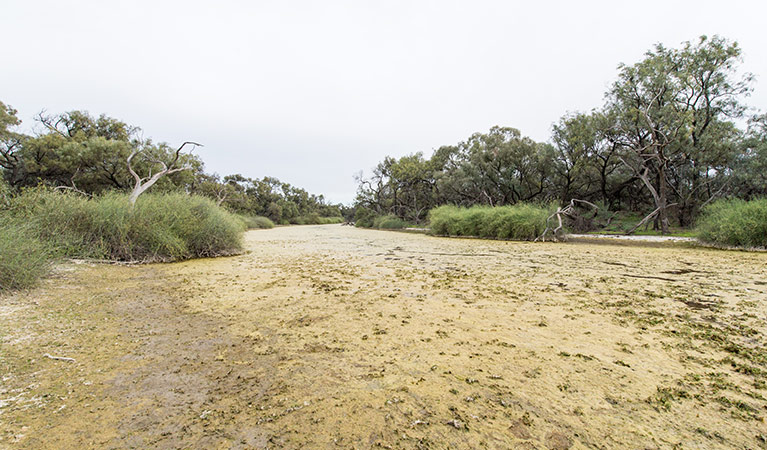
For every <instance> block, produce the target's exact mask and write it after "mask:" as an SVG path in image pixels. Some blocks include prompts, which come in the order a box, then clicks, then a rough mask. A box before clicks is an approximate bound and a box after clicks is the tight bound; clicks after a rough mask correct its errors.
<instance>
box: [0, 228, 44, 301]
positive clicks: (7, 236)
mask: <svg viewBox="0 0 767 450" xmlns="http://www.w3.org/2000/svg"><path fill="white" fill-rule="evenodd" d="M51 256H52V252H51V249H50V248H49V246H48V245H46V244H45V243H43V242H41V241H40V240H38V239H37V238H36V236H35V233H34V232H33V230H32V227H30V225H29V224H26V223H24V222H22V221H20V220H14V219H11V218H10V217H8V216H7V215H5V214H3V215H1V216H0V292H3V291H11V290H17V289H25V288H28V287H32V286H34V284H35V283H36V282H37V280H38V279H39V278H40V277H42V276H44V275H45V274H46V273H47V272H48V269H49V268H50V263H51Z"/></svg>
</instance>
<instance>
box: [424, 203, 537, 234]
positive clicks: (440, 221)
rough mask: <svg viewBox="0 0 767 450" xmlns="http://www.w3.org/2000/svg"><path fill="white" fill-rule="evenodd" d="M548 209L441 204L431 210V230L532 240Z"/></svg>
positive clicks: (436, 232)
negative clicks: (467, 206) (463, 206)
mask: <svg viewBox="0 0 767 450" xmlns="http://www.w3.org/2000/svg"><path fill="white" fill-rule="evenodd" d="M549 215H550V212H549V209H548V208H543V207H540V206H535V205H529V204H521V203H520V204H516V205H513V206H500V207H490V206H472V207H471V208H460V207H457V206H451V205H446V206H440V207H438V208H435V209H433V210H431V211H430V213H429V221H430V226H431V232H432V233H433V234H438V235H446V236H475V237H483V238H495V239H513V240H533V239H535V238H536V237H538V236H540V235H541V233H543V230H544V229H545V228H546V218H547V217H548V216H549Z"/></svg>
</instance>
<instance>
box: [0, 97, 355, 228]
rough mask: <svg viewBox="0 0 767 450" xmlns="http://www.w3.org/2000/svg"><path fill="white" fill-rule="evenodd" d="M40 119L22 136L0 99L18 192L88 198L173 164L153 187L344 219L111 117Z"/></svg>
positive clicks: (263, 212)
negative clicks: (216, 169)
mask: <svg viewBox="0 0 767 450" xmlns="http://www.w3.org/2000/svg"><path fill="white" fill-rule="evenodd" d="M36 120H37V122H38V123H39V124H41V125H42V128H43V130H44V131H43V132H42V133H40V134H38V135H35V136H29V135H25V134H21V133H18V132H16V131H14V130H15V128H16V126H17V125H19V124H20V120H19V119H18V117H17V113H16V111H15V110H14V109H13V108H12V107H10V106H8V105H5V104H3V103H2V102H0V176H2V178H3V179H4V181H5V182H6V183H7V184H8V185H10V186H11V187H12V188H14V189H17V190H18V189H20V188H25V187H35V186H38V185H44V186H49V187H51V188H59V189H67V190H74V191H78V192H81V193H83V194H84V195H96V194H101V193H104V192H107V191H124V192H131V191H133V190H134V187H135V179H134V175H133V174H132V173H131V169H133V170H134V171H135V172H136V173H139V174H142V176H145V175H147V174H148V177H151V176H152V175H156V174H157V173H158V172H159V171H161V170H163V167H168V168H175V169H176V170H170V171H169V173H168V174H167V176H164V177H162V178H159V179H158V180H157V181H156V183H155V185H154V187H152V190H153V191H160V192H171V191H183V192H187V193H194V194H199V195H203V196H206V197H210V198H212V199H213V200H215V201H216V203H218V205H219V206H224V207H226V208H227V209H229V210H231V211H233V212H236V213H239V214H243V215H251V216H265V217H268V218H270V219H271V220H273V221H274V222H276V223H292V222H295V221H302V220H304V218H306V217H308V216H319V217H339V216H341V209H340V208H341V207H342V206H341V205H333V204H329V203H327V202H326V201H325V198H324V196H322V195H313V194H310V193H309V192H307V191H306V190H304V189H301V188H298V187H295V186H292V185H290V184H289V183H285V182H281V181H280V180H278V179H276V178H273V177H264V178H262V179H256V178H247V177H244V176H242V175H240V174H234V175H227V176H224V177H223V178H222V177H220V176H218V175H215V174H208V173H206V172H205V171H204V170H203V162H202V160H201V159H200V157H199V156H197V155H195V154H193V153H191V152H187V151H184V152H181V151H180V150H181V148H172V147H170V146H169V145H167V144H165V143H155V142H152V141H151V140H148V139H142V138H140V136H139V133H138V132H139V131H140V130H139V128H137V127H133V126H130V125H128V124H126V123H125V122H122V121H120V120H118V119H115V118H112V117H108V116H106V115H101V116H99V117H93V116H91V115H90V114H89V113H87V112H85V111H70V112H66V113H62V114H58V115H45V114H42V113H41V114H40V115H38V117H37V118H36ZM132 154H133V155H134V158H132V159H131V161H130V163H131V164H128V162H129V157H130V156H131V155H132ZM178 169H183V170H178Z"/></svg>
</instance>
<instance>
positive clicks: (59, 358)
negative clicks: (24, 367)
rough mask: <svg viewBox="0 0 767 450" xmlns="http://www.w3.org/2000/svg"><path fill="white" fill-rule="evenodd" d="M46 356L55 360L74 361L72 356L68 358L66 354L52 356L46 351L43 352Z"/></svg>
mask: <svg viewBox="0 0 767 450" xmlns="http://www.w3.org/2000/svg"><path fill="white" fill-rule="evenodd" d="M43 356H45V357H46V358H50V359H55V360H56V361H66V362H75V359H74V358H68V357H66V356H53V355H49V354H48V353H46V354H44V355H43Z"/></svg>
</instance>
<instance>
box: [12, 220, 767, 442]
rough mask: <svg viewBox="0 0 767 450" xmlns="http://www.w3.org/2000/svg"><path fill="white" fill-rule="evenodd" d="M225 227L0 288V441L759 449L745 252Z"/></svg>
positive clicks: (765, 386) (759, 378) (759, 353)
mask: <svg viewBox="0 0 767 450" xmlns="http://www.w3.org/2000/svg"><path fill="white" fill-rule="evenodd" d="M245 241H246V250H247V252H246V253H245V254H243V255H240V256H235V257H230V258H219V259H209V260H195V261H187V262H182V263H175V264H166V265H147V266H112V265H88V264H69V265H66V266H64V267H62V268H60V269H59V270H58V271H57V272H56V275H55V276H54V277H52V278H51V279H49V280H47V281H45V282H44V284H43V286H41V287H40V288H38V289H35V290H32V291H29V292H25V293H17V294H13V295H6V296H4V297H0V333H1V335H2V348H1V350H0V372H1V374H2V379H1V383H0V448H26V449H44V448H195V449H196V448H200V449H203V448H205V449H207V448H259V449H260V448H530V449H547V448H548V449H569V448H571V449H581V448H760V447H766V446H767V426H766V425H765V422H764V417H765V416H766V415H767V400H765V396H767V350H766V349H765V347H767V346H766V345H765V344H767V342H766V340H765V333H767V323H766V322H765V321H766V320H767V306H766V305H767V254H765V253H745V252H732V251H721V250H709V249H702V248H695V247H692V246H690V245H688V244H662V245H661V244H654V245H647V244H637V243H631V242H612V241H601V240H600V241H599V242H596V241H580V242H572V243H567V244H550V243H545V244H542V243H518V242H500V241H485V240H474V239H471V240H470V239H445V238H435V237H429V236H424V235H420V234H405V233H393V232H383V231H371V230H361V229H353V228H348V227H342V226H338V225H330V226H303V227H286V228H276V229H273V230H263V231H252V232H249V233H247V234H246V237H245ZM46 353H47V354H50V355H54V356H65V357H71V358H75V361H74V362H67V361H61V360H52V359H49V358H46V357H44V356H43V355H44V354H46Z"/></svg>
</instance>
